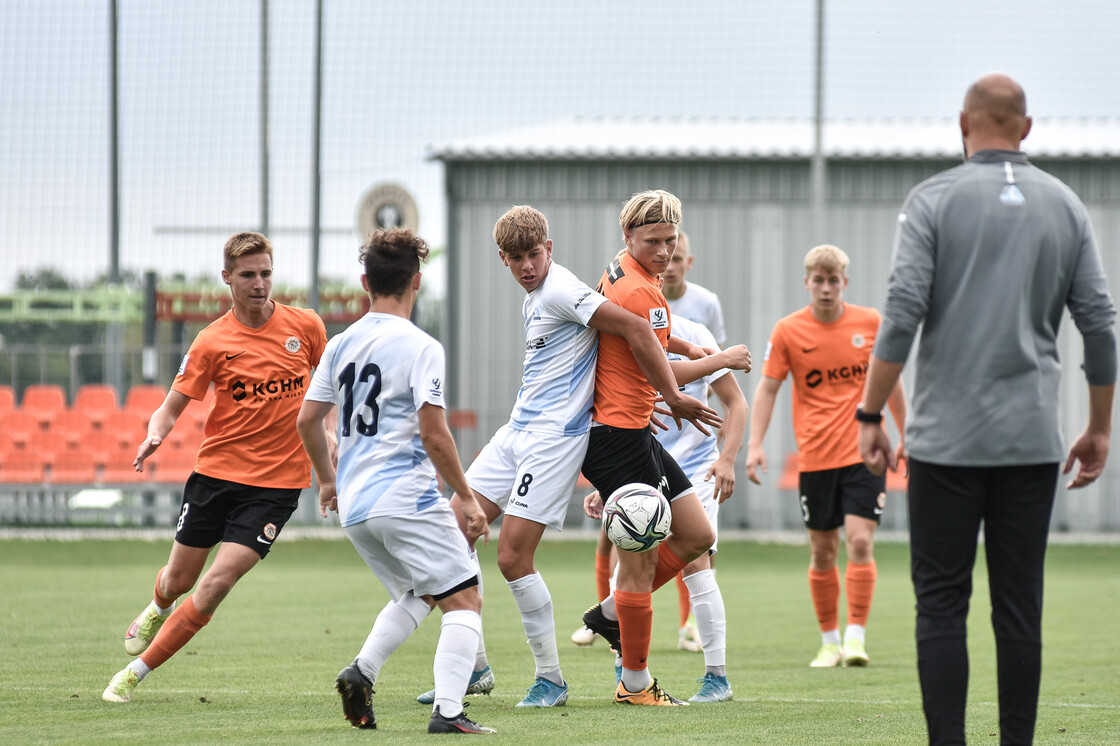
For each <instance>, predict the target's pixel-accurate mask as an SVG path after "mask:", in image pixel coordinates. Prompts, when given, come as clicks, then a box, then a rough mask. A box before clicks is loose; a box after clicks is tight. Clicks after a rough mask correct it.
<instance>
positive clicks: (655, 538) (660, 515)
mask: <svg viewBox="0 0 1120 746" xmlns="http://www.w3.org/2000/svg"><path fill="white" fill-rule="evenodd" d="M672 522H673V511H672V510H671V509H670V507H669V501H668V500H666V499H665V496H664V495H662V494H661V492H660V491H659V490H656V489H654V488H653V487H650V486H649V485H648V484H642V483H640V482H637V483H634V484H625V485H623V486H621V487H619V488H618V489H617V490H615V491H614V494H613V495H611V496H610V497H609V498H607V502H606V503H605V504H604V505H603V530H604V531H606V532H607V538H608V539H610V540H611V543H612V544H614V545H615V546H616V547H618V548H619V549H621V550H622V551H624V552H647V551H649V550H650V549H653V548H654V547H655V546H657V545H658V544H660V543H661V542H663V541H664V540H665V537H667V536H668V535H669V526H670V524H672Z"/></svg>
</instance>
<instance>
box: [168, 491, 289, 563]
mask: <svg viewBox="0 0 1120 746" xmlns="http://www.w3.org/2000/svg"><path fill="white" fill-rule="evenodd" d="M299 494H300V490H298V489H275V488H269V487H251V486H249V485H247V484H240V483H238V482H227V481H226V480H224V479H214V478H213V477H208V476H205V475H203V474H199V473H197V472H193V473H191V475H190V476H189V477H188V478H187V483H186V486H184V488H183V507H182V509H181V510H180V511H179V523H178V524H177V526H176V528H175V541H177V542H179V543H180V544H182V545H184V546H188V547H200V548H206V549H209V548H210V547H212V546H214V545H215V544H217V543H218V542H219V541H224V542H229V543H231V544H241V545H243V546H247V547H249V548H250V549H252V550H253V551H255V552H256V553H257V554H259V555H260V556H261V558H262V559H263V558H264V556H265V555H266V554H268V550H269V549H270V548H271V547H272V542H274V541H276V537H277V536H279V535H280V529H282V528H284V524H285V523H287V522H288V519H289V518H291V517H292V513H293V512H295V509H296V506H297V505H298V504H299Z"/></svg>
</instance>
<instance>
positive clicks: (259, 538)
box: [257, 536, 272, 544]
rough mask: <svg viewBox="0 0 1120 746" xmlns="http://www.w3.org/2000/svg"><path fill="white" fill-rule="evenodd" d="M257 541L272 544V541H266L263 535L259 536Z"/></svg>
mask: <svg viewBox="0 0 1120 746" xmlns="http://www.w3.org/2000/svg"><path fill="white" fill-rule="evenodd" d="M257 541H259V542H260V543H261V544H272V542H271V541H266V540H265V538H264V537H263V536H258V537H257Z"/></svg>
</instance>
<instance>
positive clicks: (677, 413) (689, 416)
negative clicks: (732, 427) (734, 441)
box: [661, 391, 723, 435]
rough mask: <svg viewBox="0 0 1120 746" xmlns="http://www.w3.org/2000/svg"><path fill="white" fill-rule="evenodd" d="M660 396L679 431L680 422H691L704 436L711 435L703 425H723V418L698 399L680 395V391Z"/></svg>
mask: <svg viewBox="0 0 1120 746" xmlns="http://www.w3.org/2000/svg"><path fill="white" fill-rule="evenodd" d="M661 396H662V399H663V401H664V402H665V405H666V406H668V407H669V409H670V410H672V411H671V413H670V414H671V415H672V417H673V422H675V423H677V429H678V430H680V429H681V421H682V420H688V421H689V422H691V423H692V424H693V425H694V426H695V427H696V429H697V430H699V431H700V432H702V433H704V435H711V434H712V433H711V432H710V431H709V430H708V429H707V428H705V427H704V425H711V426H712V427H719V426H720V425H722V424H723V418H722V417H720V416H719V412H717V411H716V410H714V409H712V408H711V407H709V406H708V405H707V404H705V403H704V402H702V401H700V400H699V399H696V398H694V397H691V396H688V395H687V394H682V393H681V392H680V391H672V392H668V393H663V394H662V395H661Z"/></svg>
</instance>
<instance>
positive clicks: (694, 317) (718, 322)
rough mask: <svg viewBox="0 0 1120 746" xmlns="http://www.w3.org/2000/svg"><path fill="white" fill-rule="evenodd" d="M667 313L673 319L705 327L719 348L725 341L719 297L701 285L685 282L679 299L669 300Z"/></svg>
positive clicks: (725, 334) (725, 335)
mask: <svg viewBox="0 0 1120 746" xmlns="http://www.w3.org/2000/svg"><path fill="white" fill-rule="evenodd" d="M669 313H671V314H673V316H674V317H675V318H686V319H688V320H689V321H695V322H696V323H697V324H700V325H702V326H704V327H707V329H708V331H710V332H711V333H712V336H713V337H715V340H716V342H717V343H719V346H720V347H722V346H723V344H724V343H725V342H726V341H727V333H726V332H725V331H724V330H723V308H722V307H721V306H720V304H719V296H718V295H716V294H715V293H713V292H712V291H711V290H708V289H707V288H706V287H703V286H702V285H697V284H696V283H694V282H686V283H685V286H684V293H683V294H682V295H681V297H679V298H677V299H676V300H669ZM674 331H675V330H674Z"/></svg>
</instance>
